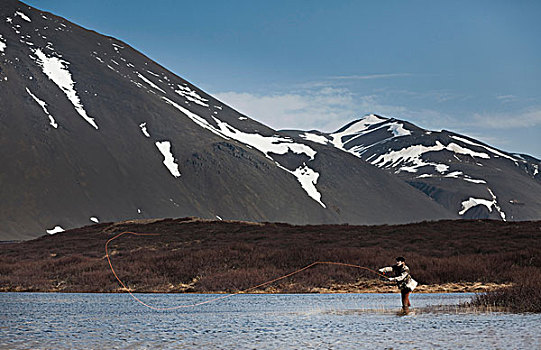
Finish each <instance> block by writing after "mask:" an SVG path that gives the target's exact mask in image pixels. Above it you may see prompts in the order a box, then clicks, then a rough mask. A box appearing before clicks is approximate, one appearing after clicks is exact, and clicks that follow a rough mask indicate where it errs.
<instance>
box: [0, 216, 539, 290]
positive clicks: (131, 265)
mask: <svg viewBox="0 0 541 350" xmlns="http://www.w3.org/2000/svg"><path fill="white" fill-rule="evenodd" d="M540 227H541V222H508V223H505V222H499V221H486V220H474V221H465V220H462V221H439V222H423V223H417V224H409V225H382V226H352V225H311V226H292V225H287V224H254V223H243V222H220V221H203V220H193V219H189V218H188V219H179V220H172V219H166V220H159V221H148V222H126V223H119V224H112V223H107V224H99V225H94V226H88V227H84V228H80V229H75V230H71V231H67V232H63V233H59V234H55V235H52V236H45V237H41V238H39V239H36V240H32V241H27V242H22V243H9V244H2V245H0V253H1V254H0V289H1V290H2V291H65V292H77V291H84V292H119V291H122V288H120V286H119V284H118V282H117V281H116V280H115V279H114V277H113V275H112V274H111V271H110V269H109V266H108V263H107V260H106V259H105V252H104V245H105V242H106V241H107V240H108V239H109V238H111V237H113V236H114V235H116V234H118V233H120V232H123V231H126V230H129V231H135V232H148V233H158V234H159V236H127V235H126V236H123V237H121V238H119V239H117V240H115V241H113V242H112V243H111V244H110V247H109V248H110V256H111V260H112V262H113V264H114V266H115V269H116V271H117V273H118V274H119V276H120V277H121V278H122V280H123V281H124V282H125V283H126V284H127V286H128V287H129V288H130V289H131V290H134V291H138V292H199V293H206V292H234V291H238V290H243V289H246V288H249V287H251V286H254V285H257V284H259V283H261V282H264V281H267V280H270V279H273V278H275V277H277V276H281V275H284V274H286V273H289V272H291V271H294V270H296V269H298V268H301V267H303V266H306V265H308V264H310V263H312V262H314V261H336V262H344V263H350V264H358V265H362V266H366V267H369V268H373V269H376V268H379V267H381V266H386V265H389V264H392V263H393V261H394V258H395V257H396V256H398V255H403V256H405V257H406V258H407V260H408V261H407V263H408V266H410V269H411V272H412V275H413V276H414V278H415V279H416V280H418V281H419V282H420V283H421V284H422V285H425V286H427V285H429V286H430V285H431V286H445V285H448V286H452V285H455V286H456V285H466V286H467V285H470V286H477V287H479V286H483V285H488V284H492V285H493V286H497V285H499V284H513V285H516V286H520V285H521V284H520V283H522V281H523V280H524V277H522V276H533V275H535V274H536V273H537V274H538V273H539V271H540V268H541V260H540V259H539V257H540V256H541V229H540ZM537 280H539V278H537ZM370 286H375V287H377V288H379V287H380V286H382V287H386V288H389V291H392V290H394V287H393V286H385V284H384V282H382V281H378V280H377V277H376V278H375V277H374V275H372V274H370V273H369V272H366V271H362V270H358V269H352V268H345V267H340V266H328V265H322V266H316V267H314V268H313V269H310V270H307V271H305V272H303V273H302V274H298V275H295V276H293V277H291V278H289V279H286V280H282V281H279V282H277V283H275V284H273V285H272V286H270V287H268V288H267V289H266V291H268V292H292V293H293V292H295V293H298V292H322V291H331V292H332V291H333V290H332V289H333V288H334V291H341V290H340V289H343V291H363V288H364V289H366V288H369V287H370ZM477 287H476V288H477ZM513 288H515V287H513ZM458 290H460V289H458ZM478 290H482V288H481V289H479V288H478ZM513 290H515V289H513ZM451 291H452V290H451ZM462 291H467V290H465V289H462ZM494 293H496V292H494ZM517 293H518V292H517ZM488 295H493V294H487V297H486V298H488ZM519 295H522V294H519ZM487 300H488V299H487Z"/></svg>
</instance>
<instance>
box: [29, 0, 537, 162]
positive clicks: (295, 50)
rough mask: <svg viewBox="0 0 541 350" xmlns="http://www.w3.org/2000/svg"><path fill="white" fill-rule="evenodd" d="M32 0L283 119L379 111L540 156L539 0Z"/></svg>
mask: <svg viewBox="0 0 541 350" xmlns="http://www.w3.org/2000/svg"><path fill="white" fill-rule="evenodd" d="M26 3H27V4H29V5H31V6H34V7H37V8H39V9H41V10H45V11H49V12H52V13H54V14H57V15H59V16H62V17H65V18H67V19H68V20H70V21H72V22H75V23H77V24H79V25H81V26H83V27H85V28H88V29H92V30H95V31H97V32H99V33H101V34H106V35H110V36H113V37H116V38H118V39H120V40H122V41H124V42H126V43H128V44H130V45H131V46H132V47H134V48H136V49H138V50H139V51H141V52H143V53H144V54H145V55H147V56H148V57H150V58H151V59H153V60H155V61H156V62H158V63H160V64H161V65H163V66H164V67H166V68H167V69H169V70H170V71H172V72H173V73H175V74H177V75H179V76H181V77H183V78H184V79H186V80H188V81H190V82H191V83H193V84H194V85H196V86H198V87H199V88H202V89H203V90H205V91H206V92H208V93H210V94H212V95H214V96H215V97H217V98H219V99H220V100H222V101H224V102H225V103H227V104H228V105H230V106H232V107H233V108H235V109H237V110H239V111H240V112H242V113H245V114H247V115H248V116H250V117H252V118H253V119H256V120H258V121H260V122H263V123H265V124H267V125H269V126H270V127H273V128H275V129H302V130H312V129H316V130H320V131H326V132H330V131H335V130H337V129H338V128H340V127H341V126H343V125H345V124H347V123H348V122H350V121H352V120H355V119H358V118H361V117H362V116H364V115H366V114H369V113H376V114H379V115H383V116H387V117H394V118H398V119H403V120H407V121H410V122H412V123H415V124H417V125H418V126H420V127H424V128H427V129H431V130H441V129H445V130H451V131H454V132H458V133H462V134H465V135H468V136H471V137H475V138H477V139H479V140H481V141H484V142H486V143H488V144H490V145H493V146H496V147H498V148H500V149H503V150H505V151H508V152H518V153H526V154H530V155H533V156H535V157H537V158H541V21H540V20H539V18H541V1H526V0H521V1H497V0H491V1H473V0H470V1H434V0H432V1H415V0H412V1H394V0H388V1H347V0H336V1H317V0H313V1H308V0H305V1H295V0H289V1H282V0H273V1H258V0H249V1H235V0H231V1H223V0H220V1H214V0H207V1H180V0H179V1H176V0H155V1H148V0H147V1H141V0H130V1H126V0H115V1H110V0H107V1H106V0H93V1H73V0H31V1H26Z"/></svg>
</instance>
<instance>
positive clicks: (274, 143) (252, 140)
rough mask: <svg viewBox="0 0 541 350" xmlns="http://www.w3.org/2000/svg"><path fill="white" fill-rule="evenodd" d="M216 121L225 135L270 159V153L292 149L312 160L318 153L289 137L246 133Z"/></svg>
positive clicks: (283, 152)
mask: <svg viewBox="0 0 541 350" xmlns="http://www.w3.org/2000/svg"><path fill="white" fill-rule="evenodd" d="M214 121H215V122H216V124H217V125H218V130H219V131H220V132H221V133H222V134H223V135H226V136H227V137H230V138H232V139H235V140H237V141H240V142H242V143H244V144H247V145H250V146H252V147H254V148H256V149H258V150H259V151H261V153H263V154H264V155H265V156H267V158H270V159H272V157H270V156H269V153H275V154H286V153H288V152H290V151H291V152H293V153H295V154H306V155H307V156H308V157H310V160H313V159H314V157H315V155H316V153H317V152H316V151H314V150H313V149H312V148H310V147H309V146H307V145H305V144H302V143H296V142H294V141H293V140H292V139H290V138H288V137H283V136H263V135H261V134H257V133H246V132H243V131H240V130H238V129H235V128H234V127H232V126H231V125H229V124H227V123H226V122H224V121H221V120H220V119H217V118H214Z"/></svg>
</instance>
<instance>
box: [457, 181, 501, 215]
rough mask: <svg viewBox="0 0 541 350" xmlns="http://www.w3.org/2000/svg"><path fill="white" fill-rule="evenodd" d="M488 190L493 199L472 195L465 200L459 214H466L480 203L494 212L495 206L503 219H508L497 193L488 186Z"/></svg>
mask: <svg viewBox="0 0 541 350" xmlns="http://www.w3.org/2000/svg"><path fill="white" fill-rule="evenodd" d="M487 190H488V192H489V193H490V196H491V197H492V200H488V199H483V198H473V197H470V198H468V199H467V200H465V201H463V202H462V203H461V204H462V210H460V211H459V212H458V215H464V214H465V213H466V212H467V211H468V210H470V209H471V208H473V207H475V206H478V205H484V206H485V207H487V208H488V211H489V212H491V213H492V210H493V208H494V209H495V210H496V211H497V212H498V214H499V215H500V217H501V218H502V220H503V221H506V218H505V213H504V212H503V210H502V209H501V207H500V206H499V205H498V200H497V198H496V195H495V194H494V192H492V190H491V189H490V188H487Z"/></svg>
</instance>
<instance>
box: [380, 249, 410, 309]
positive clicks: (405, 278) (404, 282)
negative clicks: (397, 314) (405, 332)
mask: <svg viewBox="0 0 541 350" xmlns="http://www.w3.org/2000/svg"><path fill="white" fill-rule="evenodd" d="M378 271H379V272H381V273H382V274H384V275H386V274H388V273H391V272H392V273H393V275H394V276H393V277H390V278H388V280H389V281H392V282H396V285H397V286H398V288H399V289H400V294H401V295H402V309H404V310H408V308H409V307H410V306H411V303H410V299H409V295H410V293H411V292H412V291H413V290H414V289H415V287H417V282H416V281H415V280H414V279H413V278H411V276H410V269H409V268H408V267H407V266H406V259H404V257H402V256H399V257H398V258H396V265H393V266H388V267H382V268H381V269H379V270H378Z"/></svg>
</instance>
